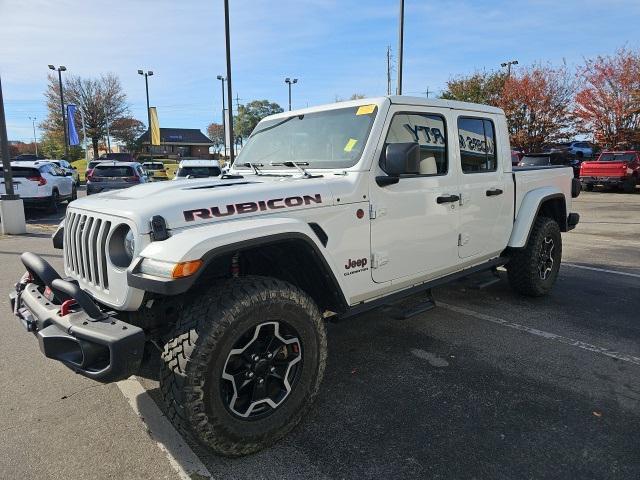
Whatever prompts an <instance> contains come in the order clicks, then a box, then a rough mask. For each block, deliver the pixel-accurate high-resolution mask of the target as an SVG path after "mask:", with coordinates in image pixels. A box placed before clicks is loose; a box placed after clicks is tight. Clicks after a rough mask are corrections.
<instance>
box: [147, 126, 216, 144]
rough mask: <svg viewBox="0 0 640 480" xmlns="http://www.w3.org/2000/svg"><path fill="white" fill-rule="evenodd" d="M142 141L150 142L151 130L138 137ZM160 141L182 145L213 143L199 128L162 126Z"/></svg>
mask: <svg viewBox="0 0 640 480" xmlns="http://www.w3.org/2000/svg"><path fill="white" fill-rule="evenodd" d="M138 140H139V141H140V143H147V144H148V143H149V130H147V131H146V132H144V133H143V134H142V135H141V136H140V138H139V139H138ZM160 143H163V144H168V145H172V144H181V145H209V146H211V145H213V142H212V141H211V139H210V138H209V137H207V136H206V135H205V134H204V133H202V132H201V131H200V130H199V129H197V128H161V129H160Z"/></svg>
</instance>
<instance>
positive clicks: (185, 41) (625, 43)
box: [0, 0, 640, 141]
mask: <svg viewBox="0 0 640 480" xmlns="http://www.w3.org/2000/svg"><path fill="white" fill-rule="evenodd" d="M229 3H230V5H231V7H230V18H231V22H230V23H231V57H232V79H233V88H234V94H233V96H234V105H235V97H236V96H238V97H239V99H240V103H246V102H248V101H251V100H254V99H268V100H270V101H274V102H277V103H279V104H280V105H281V106H282V107H283V108H285V109H286V108H287V102H288V101H287V85H286V84H285V83H284V78H285V77H292V78H298V79H299V80H298V83H297V84H296V85H294V86H293V108H301V107H306V106H313V105H318V104H323V103H331V102H334V101H335V100H336V98H348V97H349V96H351V95H352V94H354V93H359V94H364V95H366V96H379V95H384V94H386V89H387V80H386V50H387V46H389V45H390V46H391V48H392V54H393V55H394V57H395V56H396V55H397V48H396V46H397V40H398V39H397V36H398V34H397V29H398V4H399V3H398V0H366V1H365V0H359V1H358V0H296V1H290V0H278V1H273V0H230V2H229ZM639 24H640V0H606V1H605V0H602V1H594V0H580V1H576V0H553V1H551V0H530V1H521V0H510V1H508V0H507V1H503V0H494V1H485V0H475V1H471V0H457V1H455V0H454V1H449V0H438V1H431V0H405V42H404V43H405V49H404V69H403V77H404V82H403V90H404V93H406V94H411V95H426V93H425V92H426V91H427V90H429V92H430V95H431V96H433V94H434V93H433V92H435V94H439V93H440V92H441V91H442V89H443V88H444V87H445V84H446V81H447V80H448V79H450V78H452V77H456V76H459V75H462V74H467V73H472V72H474V71H476V70H494V69H497V68H500V63H502V62H504V61H507V60H514V59H517V60H518V61H519V64H520V65H519V66H516V67H514V68H522V67H523V66H526V65H531V64H533V63H539V62H544V63H551V64H553V65H560V64H561V63H562V62H566V63H567V64H568V65H569V66H570V67H572V68H574V67H576V66H578V65H580V64H582V63H583V62H584V59H585V58H592V57H595V56H597V55H607V54H611V53H613V52H615V50H616V49H618V48H620V47H628V48H632V49H637V48H640V29H638V25H639ZM224 52H225V45H224V12H223V1H222V0H110V1H99V0H82V1H81V0H0V76H1V78H2V86H3V92H4V98H5V112H6V117H7V128H8V137H9V139H10V140H23V141H30V140H31V139H32V138H33V130H32V123H31V121H30V120H29V117H30V116H31V117H34V116H35V117H36V118H37V122H40V121H42V120H43V119H44V118H45V117H46V106H45V100H44V90H45V87H46V83H47V74H48V73H49V70H48V69H47V65H48V64H54V65H56V66H58V65H64V66H66V67H67V72H66V73H65V74H67V73H68V74H73V75H79V76H82V77H98V76H100V75H101V74H103V73H107V72H112V73H115V74H117V75H118V76H119V77H120V80H121V82H122V85H123V87H124V90H125V92H126V94H127V101H128V104H129V108H130V111H131V113H132V115H133V116H134V117H136V118H138V119H140V120H142V121H144V122H145V123H146V111H145V89H144V79H143V78H142V77H141V76H140V75H138V74H137V71H138V69H144V70H153V72H154V76H153V77H150V78H149V95H150V101H151V106H156V107H157V109H158V117H159V119H160V125H161V126H163V127H178V128H200V129H202V130H203V131H204V130H205V129H206V126H207V125H208V124H209V123H211V122H212V121H216V122H220V120H221V118H220V117H221V110H222V103H221V102H222V100H221V85H220V81H218V80H216V76H217V75H220V74H222V75H225V69H226V64H225V54H224ZM394 88H395V72H394ZM36 127H37V123H36ZM36 134H37V135H38V136H39V132H36Z"/></svg>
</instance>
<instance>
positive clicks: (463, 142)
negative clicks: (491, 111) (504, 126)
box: [458, 117, 498, 173]
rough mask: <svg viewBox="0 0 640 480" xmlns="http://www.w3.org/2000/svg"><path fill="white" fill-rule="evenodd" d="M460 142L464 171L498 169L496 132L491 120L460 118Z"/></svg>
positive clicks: (474, 171)
mask: <svg viewBox="0 0 640 480" xmlns="http://www.w3.org/2000/svg"><path fill="white" fill-rule="evenodd" d="M458 142H459V144H460V162H461V164H462V172H463V173H485V172H495V171H496V170H497V168H498V156H497V154H496V134H495V128H494V126H493V122H492V121H491V120H489V119H486V118H468V117H460V118H458Z"/></svg>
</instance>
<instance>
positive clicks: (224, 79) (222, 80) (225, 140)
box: [217, 75, 227, 156]
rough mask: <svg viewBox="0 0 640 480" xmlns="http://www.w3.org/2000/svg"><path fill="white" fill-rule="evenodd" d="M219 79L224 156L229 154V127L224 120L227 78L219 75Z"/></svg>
mask: <svg viewBox="0 0 640 480" xmlns="http://www.w3.org/2000/svg"><path fill="white" fill-rule="evenodd" d="M217 78H218V80H220V82H221V83H222V143H223V144H224V156H226V155H227V127H226V126H225V121H224V112H225V103H224V82H225V81H226V80H227V79H226V78H225V77H223V76H222V75H218V77H217Z"/></svg>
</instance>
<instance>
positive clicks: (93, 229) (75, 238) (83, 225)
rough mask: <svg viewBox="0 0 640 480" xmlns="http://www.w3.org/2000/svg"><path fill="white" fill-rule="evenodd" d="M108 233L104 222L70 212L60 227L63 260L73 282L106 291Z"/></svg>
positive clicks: (106, 222)
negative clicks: (61, 228) (75, 280)
mask: <svg viewBox="0 0 640 480" xmlns="http://www.w3.org/2000/svg"><path fill="white" fill-rule="evenodd" d="M110 230H111V222H110V221H108V220H104V219H101V218H99V217H94V216H92V215H85V214H81V213H76V212H70V213H69V214H68V215H67V219H66V220H65V226H64V256H65V257H64V260H65V264H66V266H67V269H68V270H70V271H71V272H72V273H73V274H74V275H73V276H75V277H77V278H80V279H82V280H84V281H85V282H87V283H89V284H91V285H94V286H96V287H99V288H101V289H104V290H108V289H109V275H108V272H107V254H108V251H107V237H108V235H109V232H110Z"/></svg>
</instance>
